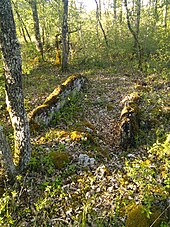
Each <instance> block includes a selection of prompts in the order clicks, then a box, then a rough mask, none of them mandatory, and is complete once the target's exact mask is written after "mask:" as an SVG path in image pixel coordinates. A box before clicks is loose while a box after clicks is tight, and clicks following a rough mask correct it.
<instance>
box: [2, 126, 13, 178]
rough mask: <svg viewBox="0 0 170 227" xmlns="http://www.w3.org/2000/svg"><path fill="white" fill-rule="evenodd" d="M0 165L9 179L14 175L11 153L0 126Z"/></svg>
mask: <svg viewBox="0 0 170 227" xmlns="http://www.w3.org/2000/svg"><path fill="white" fill-rule="evenodd" d="M0 165H1V167H2V168H3V169H5V170H6V173H7V175H8V177H9V178H13V176H15V175H16V167H15V165H14V163H13V159H12V153H11V150H10V147H9V144H8V142H7V140H6V137H5V134H4V132H3V127H2V126H1V125H0Z"/></svg>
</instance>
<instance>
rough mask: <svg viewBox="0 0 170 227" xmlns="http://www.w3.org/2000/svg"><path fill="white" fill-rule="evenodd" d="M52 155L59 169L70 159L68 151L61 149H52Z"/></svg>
mask: <svg viewBox="0 0 170 227" xmlns="http://www.w3.org/2000/svg"><path fill="white" fill-rule="evenodd" d="M50 157H51V160H52V162H53V164H54V166H55V167H56V168H57V169H61V168H62V167H64V166H65V165H66V164H67V163H68V162H69V160H70V158H69V155H68V153H67V152H61V151H52V152H51V153H50Z"/></svg>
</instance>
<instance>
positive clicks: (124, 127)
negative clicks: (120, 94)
mask: <svg viewBox="0 0 170 227" xmlns="http://www.w3.org/2000/svg"><path fill="white" fill-rule="evenodd" d="M139 100H140V95H139V93H137V92H135V93H132V94H130V95H128V96H126V97H125V98H124V99H123V100H122V104H123V105H124V106H123V109H122V112H121V115H120V145H121V146H122V147H123V148H124V149H127V148H128V147H132V146H135V145H136V140H137V137H138V131H139V107H138V105H139Z"/></svg>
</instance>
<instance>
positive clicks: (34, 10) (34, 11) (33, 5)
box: [30, 0, 43, 58]
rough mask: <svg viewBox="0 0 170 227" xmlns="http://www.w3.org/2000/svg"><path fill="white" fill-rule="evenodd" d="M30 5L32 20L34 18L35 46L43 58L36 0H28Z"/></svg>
mask: <svg viewBox="0 0 170 227" xmlns="http://www.w3.org/2000/svg"><path fill="white" fill-rule="evenodd" d="M30 5H31V9H32V15H33V20H34V31H35V39H36V46H37V49H38V51H39V52H40V53H41V56H42V58H43V45H42V42H41V35H40V24H39V17H38V10H37V0H32V1H31V2H30Z"/></svg>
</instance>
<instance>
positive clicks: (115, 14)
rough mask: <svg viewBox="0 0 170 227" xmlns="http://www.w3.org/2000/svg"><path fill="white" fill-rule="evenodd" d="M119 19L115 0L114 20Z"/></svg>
mask: <svg viewBox="0 0 170 227" xmlns="http://www.w3.org/2000/svg"><path fill="white" fill-rule="evenodd" d="M116 20H117V0H114V21H116Z"/></svg>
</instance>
